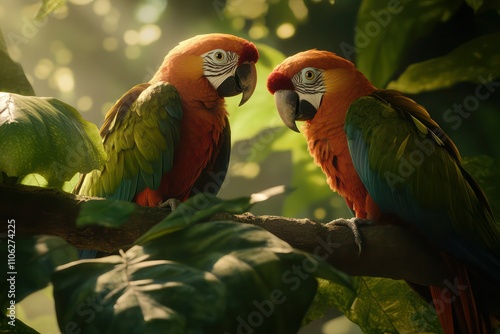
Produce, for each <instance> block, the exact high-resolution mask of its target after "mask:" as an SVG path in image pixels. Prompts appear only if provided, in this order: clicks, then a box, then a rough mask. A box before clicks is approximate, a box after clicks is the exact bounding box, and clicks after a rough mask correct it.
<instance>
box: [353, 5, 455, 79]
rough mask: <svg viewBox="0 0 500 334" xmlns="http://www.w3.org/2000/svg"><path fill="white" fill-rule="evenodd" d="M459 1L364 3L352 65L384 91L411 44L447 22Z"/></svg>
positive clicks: (357, 29) (359, 19)
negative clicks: (354, 58) (354, 59)
mask: <svg viewBox="0 0 500 334" xmlns="http://www.w3.org/2000/svg"><path fill="white" fill-rule="evenodd" d="M462 4H463V1H462V0H436V1H411V0H403V1H389V2H387V1H379V0H365V1H363V2H362V4H361V7H360V9H359V12H358V22H357V26H356V28H355V29H356V35H355V40H354V42H355V46H356V49H357V58H356V64H357V67H358V69H359V70H360V71H361V72H363V73H364V74H365V75H366V76H367V77H368V79H369V80H370V81H371V82H372V83H373V84H374V85H375V86H376V87H379V88H383V87H385V85H386V84H387V82H388V81H389V80H390V79H391V77H392V75H393V74H394V72H395V71H396V70H397V69H398V67H399V65H400V61H401V59H403V58H404V57H405V56H406V53H407V52H408V51H409V50H410V46H411V45H413V43H414V42H415V41H416V40H417V39H419V38H421V37H423V36H425V35H427V34H428V33H429V32H431V31H432V29H433V28H434V27H435V26H436V25H437V24H438V23H440V22H444V21H447V20H448V19H450V17H451V16H452V15H453V13H454V12H455V11H456V10H457V9H458V8H459V7H460V6H461V5H462Z"/></svg>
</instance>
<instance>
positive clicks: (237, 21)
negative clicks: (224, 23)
mask: <svg viewBox="0 0 500 334" xmlns="http://www.w3.org/2000/svg"><path fill="white" fill-rule="evenodd" d="M231 25H232V26H233V28H234V29H235V30H241V29H243V28H244V27H245V20H243V18H241V17H236V18H234V19H233V20H232V21H231Z"/></svg>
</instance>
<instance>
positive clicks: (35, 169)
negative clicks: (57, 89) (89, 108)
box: [0, 92, 106, 187]
mask: <svg viewBox="0 0 500 334" xmlns="http://www.w3.org/2000/svg"><path fill="white" fill-rule="evenodd" d="M0 152H2V159H1V160H0V172H4V173H5V174H6V175H7V176H10V177H13V176H17V177H22V176H25V175H28V174H31V173H37V174H39V175H41V176H43V177H44V178H45V179H46V180H47V182H48V184H49V185H50V186H54V187H61V186H62V184H63V183H64V181H67V180H70V179H71V178H72V177H73V176H74V175H75V174H76V173H77V172H81V173H87V172H90V171H91V170H93V169H99V168H101V166H102V164H103V163H104V161H105V159H106V154H105V152H104V148H103V146H102V143H101V137H100V136H99V132H98V130H97V127H96V125H95V124H92V123H90V122H87V121H86V120H84V119H83V118H82V117H81V115H80V114H79V113H78V111H77V110H76V109H74V108H73V107H71V106H70V105H68V104H66V103H64V102H61V101H59V100H57V99H55V98H46V97H34V96H22V95H17V94H9V93H1V92H0Z"/></svg>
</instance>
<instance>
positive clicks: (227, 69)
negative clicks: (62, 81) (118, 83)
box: [75, 34, 259, 207]
mask: <svg viewBox="0 0 500 334" xmlns="http://www.w3.org/2000/svg"><path fill="white" fill-rule="evenodd" d="M258 57H259V54H258V51H257V48H256V47H255V45H254V44H253V43H251V42H249V41H247V40H245V39H243V38H239V37H236V36H233V35H228V34H206V35H199V36H196V37H193V38H191V39H188V40H185V41H183V42H181V43H179V45H177V46H176V47H175V48H173V49H172V50H171V51H170V52H169V53H168V54H167V56H166V57H165V59H164V61H163V63H162V65H161V66H160V68H159V69H158V71H157V72H156V74H155V75H154V76H153V78H152V79H151V80H150V81H149V82H148V83H141V84H138V85H136V86H134V87H132V88H131V89H130V90H129V91H128V92H126V93H125V94H124V95H123V96H122V97H121V98H120V99H119V100H118V101H117V102H116V103H115V105H114V106H113V107H112V108H111V109H110V110H109V111H108V113H107V114H106V117H105V120H104V124H103V125H102V127H101V131H100V133H101V137H102V142H103V145H104V148H105V151H106V154H107V161H106V163H105V166H104V168H103V169H102V170H94V171H92V172H91V173H88V174H86V175H83V176H82V177H81V179H80V180H79V182H78V184H77V186H76V188H75V192H76V193H78V194H81V195H87V196H97V197H104V198H110V199H119V200H125V201H133V202H136V203H137V204H139V205H142V206H149V207H155V206H158V205H161V204H162V203H164V202H165V201H167V200H169V199H176V200H178V201H184V200H186V199H187V198H188V197H189V196H191V195H193V194H196V193H198V192H208V193H212V194H216V193H217V192H218V191H219V189H220V187H221V185H222V182H223V181H224V178H225V176H226V171H227V167H228V162H229V156H230V148H231V146H230V145H231V135H230V127H229V121H228V117H227V116H228V113H227V111H226V108H225V103H224V97H229V96H235V95H238V94H242V99H241V102H240V105H242V104H243V103H245V102H246V101H248V99H249V98H250V97H251V96H252V94H253V91H254V89H255V86H256V82H257V74H256V69H255V63H256V62H257V60H258Z"/></svg>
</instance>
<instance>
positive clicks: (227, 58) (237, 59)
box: [151, 34, 259, 105]
mask: <svg viewBox="0 0 500 334" xmlns="http://www.w3.org/2000/svg"><path fill="white" fill-rule="evenodd" d="M258 58H259V53H258V51H257V48H256V47H255V45H254V44H253V43H251V42H249V41H247V40H245V39H243V38H240V37H237V36H233V35H229V34H206V35H198V36H195V37H193V38H190V39H188V40H185V41H183V42H181V43H179V45H177V46H176V47H175V48H173V49H172V50H171V51H170V52H169V53H168V54H167V56H166V57H165V60H164V61H163V64H162V66H160V69H159V70H158V72H157V73H156V74H155V76H154V77H153V79H152V80H151V82H157V81H168V82H170V83H172V84H173V85H174V86H176V87H186V88H188V87H190V88H191V89H189V91H190V92H191V93H192V94H195V93H196V91H197V90H198V91H199V90H200V89H201V87H202V86H203V88H206V87H207V85H206V84H205V82H204V81H200V80H203V79H206V80H208V82H209V83H210V84H211V86H212V87H213V89H214V90H215V91H216V92H217V93H218V95H219V96H220V97H228V96H234V95H238V94H240V93H243V96H242V99H241V102H240V105H241V104H243V103H245V102H246V101H247V100H248V99H249V98H250V96H251V95H252V94H253V91H254V90H255V85H256V83H257V72H256V70H255V63H256V62H257V60H258ZM201 90H203V89H201Z"/></svg>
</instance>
